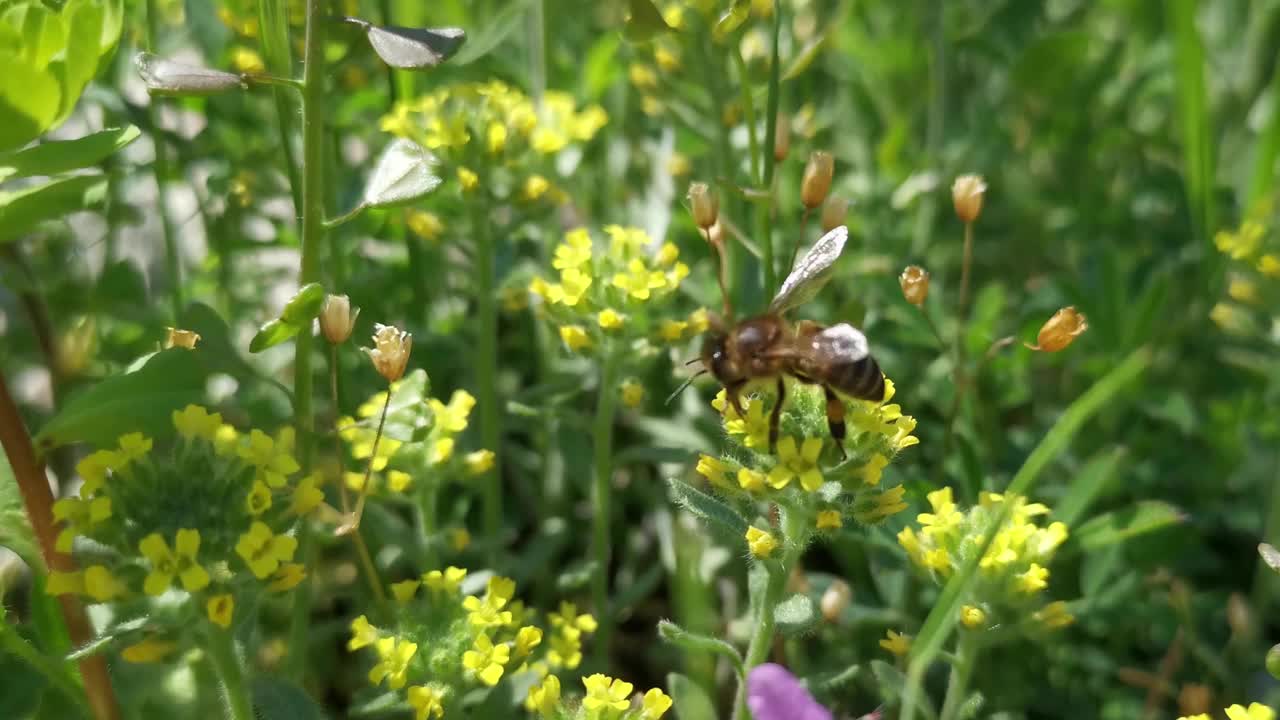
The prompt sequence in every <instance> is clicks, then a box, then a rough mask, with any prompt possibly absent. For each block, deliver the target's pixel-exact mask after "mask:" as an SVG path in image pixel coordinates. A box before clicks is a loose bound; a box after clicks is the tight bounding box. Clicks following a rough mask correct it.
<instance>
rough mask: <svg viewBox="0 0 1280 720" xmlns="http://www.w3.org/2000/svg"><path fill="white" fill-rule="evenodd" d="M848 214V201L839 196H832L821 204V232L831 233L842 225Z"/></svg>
mask: <svg viewBox="0 0 1280 720" xmlns="http://www.w3.org/2000/svg"><path fill="white" fill-rule="evenodd" d="M848 214H849V201H848V200H845V199H844V198H842V197H840V196H839V195H832V196H831V197H829V198H827V201H826V202H825V203H823V204H822V231H823V232H831V231H832V230H835V229H836V228H838V227H840V226H841V225H843V224H844V219H845V216H847V215H848Z"/></svg>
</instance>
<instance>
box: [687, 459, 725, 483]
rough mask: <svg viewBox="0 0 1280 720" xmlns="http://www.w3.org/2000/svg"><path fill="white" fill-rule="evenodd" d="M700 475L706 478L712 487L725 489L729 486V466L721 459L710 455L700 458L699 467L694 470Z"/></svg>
mask: <svg viewBox="0 0 1280 720" xmlns="http://www.w3.org/2000/svg"><path fill="white" fill-rule="evenodd" d="M694 470H696V471H697V472H698V474H699V475H701V476H702V477H704V478H706V479H707V480H708V481H709V482H710V483H711V484H712V485H716V486H718V487H725V486H727V485H728V484H729V481H728V479H727V477H726V475H727V474H728V472H729V466H728V465H725V464H724V463H723V462H721V461H720V459H719V458H715V457H712V456H710V455H702V456H699V458H698V465H697V467H695V468H694Z"/></svg>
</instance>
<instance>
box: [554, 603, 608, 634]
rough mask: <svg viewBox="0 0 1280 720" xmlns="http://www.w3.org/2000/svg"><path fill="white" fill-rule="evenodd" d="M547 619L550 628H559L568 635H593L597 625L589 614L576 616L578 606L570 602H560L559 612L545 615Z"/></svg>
mask: <svg viewBox="0 0 1280 720" xmlns="http://www.w3.org/2000/svg"><path fill="white" fill-rule="evenodd" d="M547 619H548V620H550V621H551V627H553V628H561V629H563V630H564V631H565V632H569V633H574V634H577V633H584V632H585V633H593V632H595V631H596V628H597V627H599V624H598V623H597V622H596V619H595V617H594V616H592V615H591V614H589V613H583V614H581V615H579V614H578V606H577V605H575V604H573V603H571V602H563V601H562V602H561V603H560V611H559V612H553V613H547Z"/></svg>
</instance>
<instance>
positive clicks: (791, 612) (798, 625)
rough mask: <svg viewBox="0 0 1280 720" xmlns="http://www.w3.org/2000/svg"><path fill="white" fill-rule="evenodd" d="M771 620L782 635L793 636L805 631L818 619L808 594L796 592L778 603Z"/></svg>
mask: <svg viewBox="0 0 1280 720" xmlns="http://www.w3.org/2000/svg"><path fill="white" fill-rule="evenodd" d="M773 620H774V622H776V623H777V624H778V630H779V632H781V633H782V634H784V635H788V636H794V635H800V634H802V633H805V632H807V631H808V630H809V629H810V628H812V627H813V626H814V624H815V623H817V621H818V614H817V613H815V612H814V611H813V600H811V599H810V598H809V596H808V595H805V594H803V593H796V594H794V595H792V596H791V597H789V598H787V599H786V600H783V601H782V602H780V603H778V605H777V607H775V608H774V609H773Z"/></svg>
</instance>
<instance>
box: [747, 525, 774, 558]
mask: <svg viewBox="0 0 1280 720" xmlns="http://www.w3.org/2000/svg"><path fill="white" fill-rule="evenodd" d="M746 538H747V547H748V548H750V550H751V554H752V555H755V556H756V557H758V558H767V557H769V555H771V554H772V553H773V551H774V550H776V549H777V548H778V540H777V538H775V537H774V536H773V535H772V534H771V533H768V532H765V531H764V530H761V529H760V528H758V527H756V526H754V525H752V526H751V527H749V528H747V534H746Z"/></svg>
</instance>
